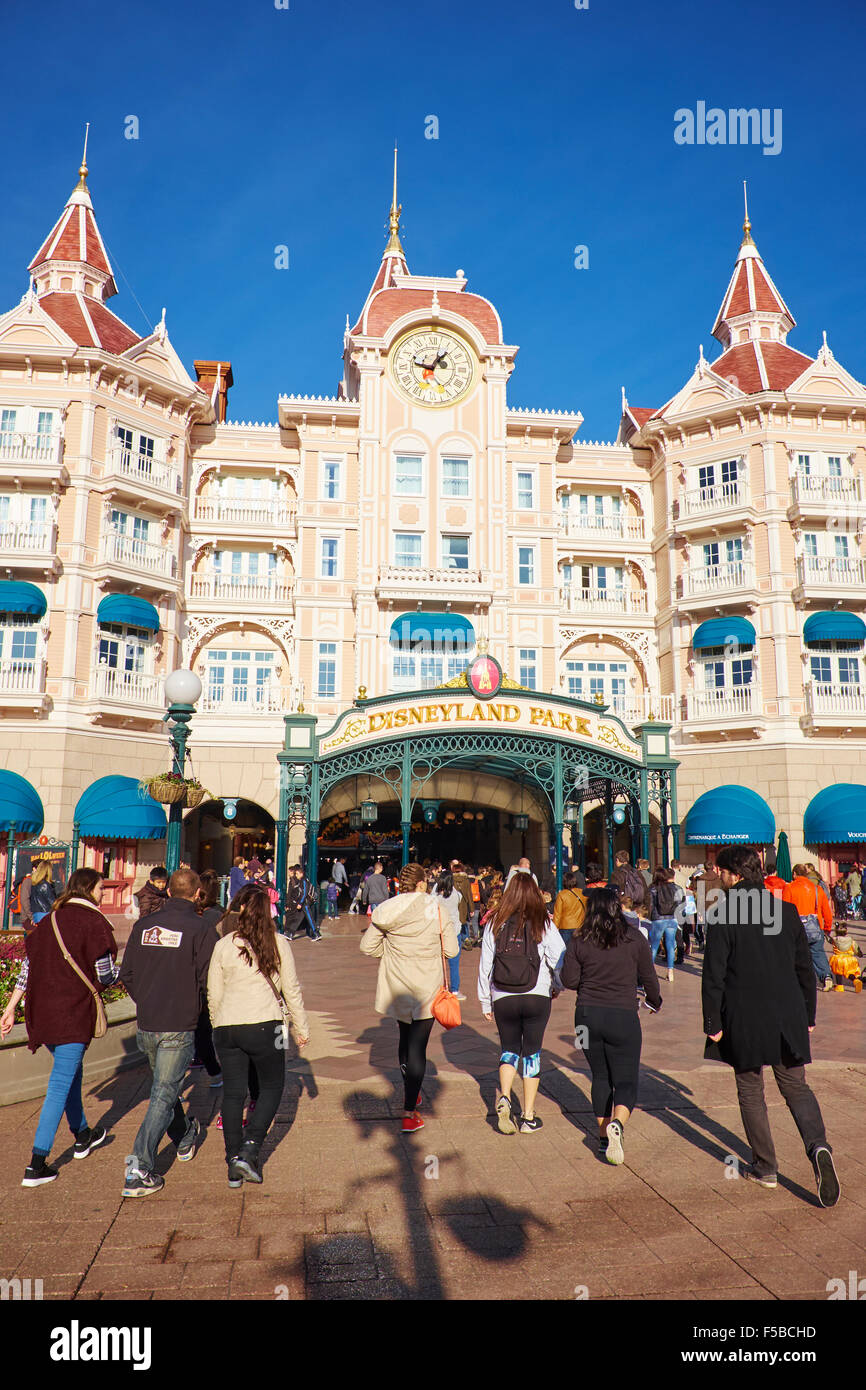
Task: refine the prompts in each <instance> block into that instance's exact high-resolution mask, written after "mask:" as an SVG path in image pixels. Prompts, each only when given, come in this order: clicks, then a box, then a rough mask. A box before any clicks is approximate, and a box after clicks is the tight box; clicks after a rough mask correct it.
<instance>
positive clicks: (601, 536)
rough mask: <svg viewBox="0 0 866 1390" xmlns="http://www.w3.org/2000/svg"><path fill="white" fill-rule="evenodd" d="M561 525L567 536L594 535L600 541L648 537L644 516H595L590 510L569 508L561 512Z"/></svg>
mask: <svg viewBox="0 0 866 1390" xmlns="http://www.w3.org/2000/svg"><path fill="white" fill-rule="evenodd" d="M559 526H560V531H561V533H562V534H563V535H565V536H592V537H594V538H595V539H596V540H599V541H604V540H612V541H613V540H628V541H642V540H645V539H646V527H645V525H644V519H643V517H642V516H622V515H620V516H612V515H610V514H605V515H603V516H595V515H594V514H592V513H589V512H573V511H571V510H568V511H563V512H561V514H560V523H559Z"/></svg>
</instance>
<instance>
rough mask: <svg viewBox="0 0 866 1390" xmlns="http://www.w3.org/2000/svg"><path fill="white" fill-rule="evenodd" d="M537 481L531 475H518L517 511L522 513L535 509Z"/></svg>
mask: <svg viewBox="0 0 866 1390" xmlns="http://www.w3.org/2000/svg"><path fill="white" fill-rule="evenodd" d="M534 482H535V479H534V478H533V476H532V474H531V473H518V475H517V509H518V511H521V512H531V511H533V510H534V509H535V487H534Z"/></svg>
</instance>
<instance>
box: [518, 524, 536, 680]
mask: <svg viewBox="0 0 866 1390" xmlns="http://www.w3.org/2000/svg"><path fill="white" fill-rule="evenodd" d="M517 582H518V584H534V583H535V550H534V548H533V547H532V546H531V545H519V546H518V547H517ZM521 684H522V682H521Z"/></svg>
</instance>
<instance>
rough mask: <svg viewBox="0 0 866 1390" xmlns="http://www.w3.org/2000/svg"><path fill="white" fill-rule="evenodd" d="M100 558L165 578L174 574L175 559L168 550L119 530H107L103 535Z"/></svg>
mask: <svg viewBox="0 0 866 1390" xmlns="http://www.w3.org/2000/svg"><path fill="white" fill-rule="evenodd" d="M102 560H103V561H106V562H107V563H108V564H116V565H130V566H131V567H132V568H133V569H139V570H147V571H148V573H150V574H160V575H163V576H164V577H165V578H166V579H173V578H174V575H175V565H176V559H175V556H174V555H172V553H171V551H170V550H166V548H165V546H162V545H154V544H153V543H152V542H151V541H143V540H139V538H138V537H137V536H126V535H124V534H123V533H122V532H120V531H109V533H108V534H107V535H105V536H103V538H102Z"/></svg>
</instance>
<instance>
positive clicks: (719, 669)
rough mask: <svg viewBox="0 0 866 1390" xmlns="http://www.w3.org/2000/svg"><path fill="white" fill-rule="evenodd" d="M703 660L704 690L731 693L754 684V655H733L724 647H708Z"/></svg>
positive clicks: (721, 693)
mask: <svg viewBox="0 0 866 1390" xmlns="http://www.w3.org/2000/svg"><path fill="white" fill-rule="evenodd" d="M703 656H704V660H703V661H702V663H701V665H702V669H703V678H704V690H705V691H706V692H707V693H713V692H715V693H717V694H718V695H719V696H720V697H721V696H722V695H723V694H730V692H731V691H735V690H743V689H745V688H746V687H747V686H750V685H751V684H752V674H753V671H754V666H753V661H752V657H750V656H745V657H732V656H730V655H729V654H728V653H727V652H726V651H725V649H724V647H715V648H709V647H708V648H707V649H706V651H705V652H704V653H703Z"/></svg>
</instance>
